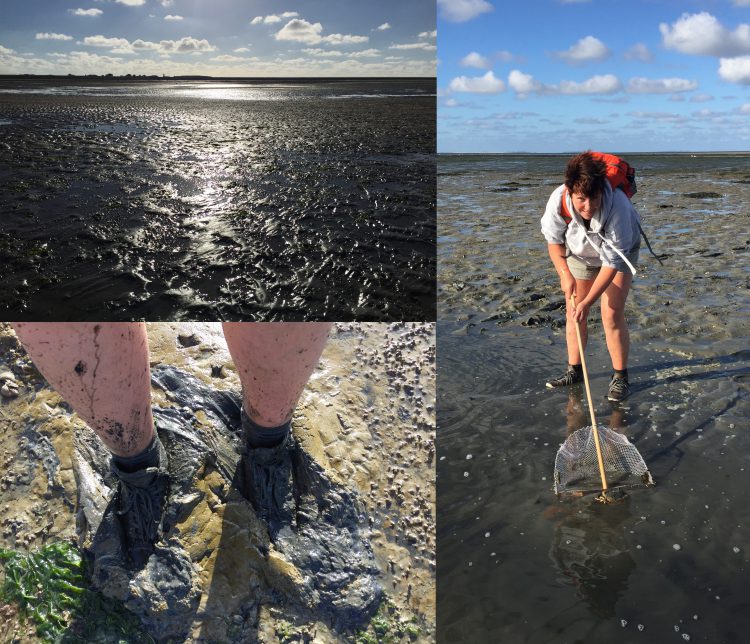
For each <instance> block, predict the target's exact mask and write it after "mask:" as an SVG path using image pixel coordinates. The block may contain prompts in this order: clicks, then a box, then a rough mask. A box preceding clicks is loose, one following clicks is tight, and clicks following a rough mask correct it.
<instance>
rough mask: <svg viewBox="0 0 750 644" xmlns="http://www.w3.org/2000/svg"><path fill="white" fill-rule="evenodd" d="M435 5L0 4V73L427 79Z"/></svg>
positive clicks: (328, 1)
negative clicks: (400, 77) (394, 77)
mask: <svg viewBox="0 0 750 644" xmlns="http://www.w3.org/2000/svg"><path fill="white" fill-rule="evenodd" d="M435 14H436V9H435V0H378V2H369V1H366V0H290V1H289V2H286V1H285V2H278V1H275V0H273V1H272V0H2V5H1V6H0V74H107V73H112V74H115V75H124V74H148V75H150V74H157V75H162V74H166V75H167V76H174V75H208V76H434V75H435V59H436V42H435V41H436V35H437V34H436V31H435V20H436V18H435Z"/></svg>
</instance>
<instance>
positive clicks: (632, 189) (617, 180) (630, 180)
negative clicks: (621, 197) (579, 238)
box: [560, 152, 637, 224]
mask: <svg viewBox="0 0 750 644" xmlns="http://www.w3.org/2000/svg"><path fill="white" fill-rule="evenodd" d="M590 154H591V156H592V157H594V158H595V159H599V160H600V161H604V163H606V164H607V181H609V185H611V186H612V190H615V189H616V188H619V189H620V190H622V191H623V192H624V193H625V194H626V195H627V196H628V199H632V198H633V195H634V194H635V193H636V190H637V188H636V185H635V168H634V167H633V166H632V165H630V164H629V163H628V162H627V161H625V160H624V159H621V158H620V157H618V156H616V155H614V154H605V153H604V152H590ZM567 196H568V189H567V188H565V189H564V190H563V194H562V199H561V200H560V216H561V217H562V218H563V219H564V220H565V223H566V224H569V223H570V222H571V221H573V217H572V215H571V214H570V212H568V205H567V203H566V201H567V199H566V197H567Z"/></svg>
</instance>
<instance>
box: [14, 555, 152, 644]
mask: <svg viewBox="0 0 750 644" xmlns="http://www.w3.org/2000/svg"><path fill="white" fill-rule="evenodd" d="M0 563H2V565H3V568H4V572H5V578H4V580H3V583H2V586H1V587H0V602H2V603H6V604H10V603H13V604H16V605H17V606H18V610H19V615H21V617H22V618H24V619H28V620H30V621H31V622H32V623H33V624H34V626H35V627H36V632H37V635H38V636H39V638H40V639H41V640H42V641H43V642H63V643H66V644H68V643H73V642H134V643H140V642H153V640H152V638H151V637H149V636H148V635H147V634H145V633H144V632H143V631H142V630H141V629H140V625H139V623H138V620H137V618H136V617H135V616H134V615H132V614H131V613H129V612H128V611H127V610H126V609H125V608H124V607H123V606H122V604H120V603H119V602H117V601H115V600H113V599H109V598H107V597H104V596H103V595H101V594H100V593H98V592H96V591H94V590H91V589H90V588H89V587H88V582H87V579H86V571H85V566H84V563H83V561H82V559H81V555H80V553H79V552H78V550H77V549H76V547H75V546H73V545H72V544H71V543H69V542H67V541H59V542H57V543H53V544H50V545H47V546H44V547H43V548H41V549H39V550H36V551H34V552H30V553H24V552H18V551H14V550H4V549H0Z"/></svg>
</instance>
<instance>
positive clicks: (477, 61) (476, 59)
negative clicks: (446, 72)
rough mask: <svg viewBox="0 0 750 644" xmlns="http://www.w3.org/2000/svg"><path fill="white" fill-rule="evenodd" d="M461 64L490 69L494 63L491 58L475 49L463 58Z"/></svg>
mask: <svg viewBox="0 0 750 644" xmlns="http://www.w3.org/2000/svg"><path fill="white" fill-rule="evenodd" d="M461 65H462V66H463V67H476V68H477V69H489V68H490V67H492V63H491V62H490V61H489V60H487V59H486V58H485V57H484V56H482V55H480V54H478V53H477V52H475V51H472V52H471V53H470V54H466V56H464V57H463V58H462V59H461Z"/></svg>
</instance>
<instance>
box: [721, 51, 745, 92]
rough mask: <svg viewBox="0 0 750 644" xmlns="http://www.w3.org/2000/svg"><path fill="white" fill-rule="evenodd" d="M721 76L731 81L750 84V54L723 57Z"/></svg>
mask: <svg viewBox="0 0 750 644" xmlns="http://www.w3.org/2000/svg"><path fill="white" fill-rule="evenodd" d="M719 76H720V77H721V78H723V79H724V80H725V81H729V82H730V83H738V84H740V85H750V56H737V57H736V58H721V59H720V60H719Z"/></svg>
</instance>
